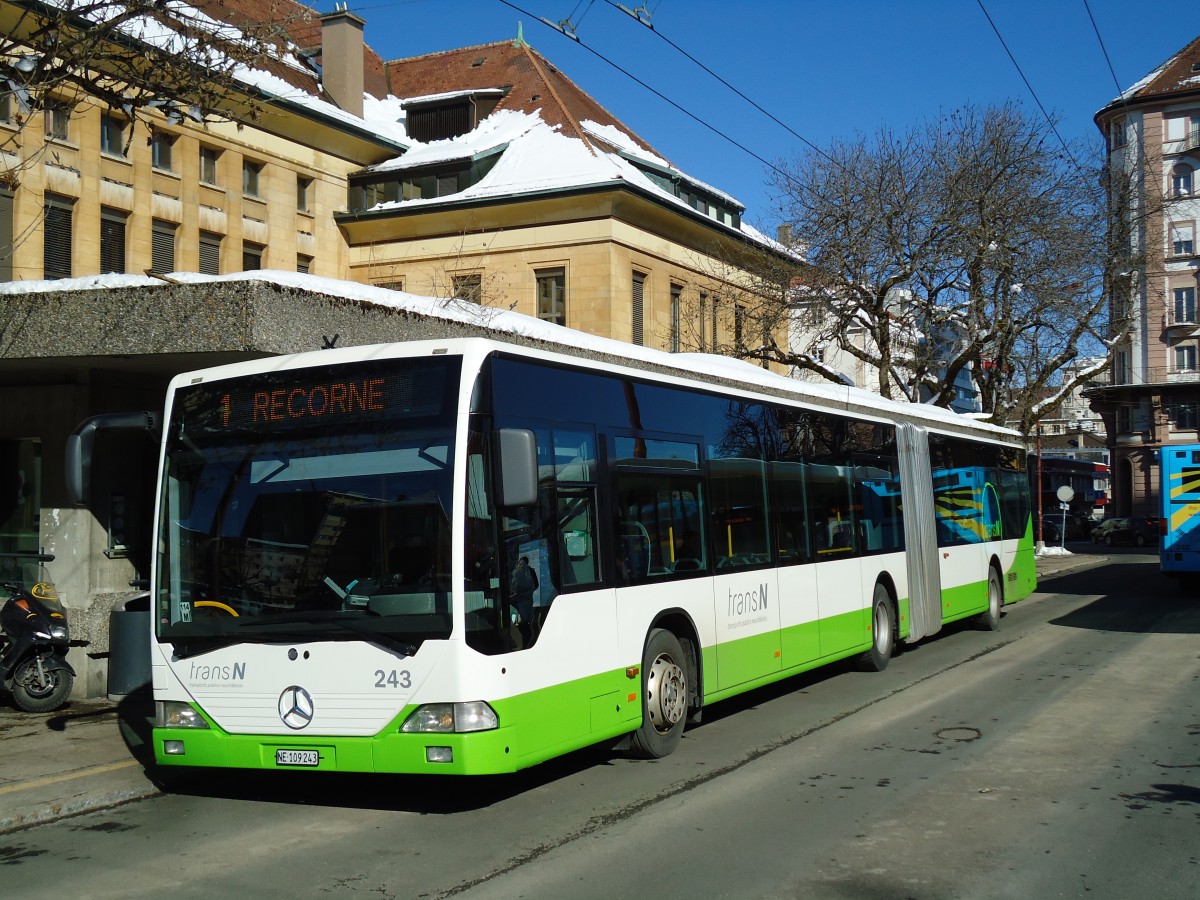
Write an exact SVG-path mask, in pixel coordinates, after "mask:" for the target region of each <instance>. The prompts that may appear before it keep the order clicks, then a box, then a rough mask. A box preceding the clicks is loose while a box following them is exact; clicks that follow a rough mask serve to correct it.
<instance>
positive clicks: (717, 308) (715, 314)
mask: <svg viewBox="0 0 1200 900" xmlns="http://www.w3.org/2000/svg"><path fill="white" fill-rule="evenodd" d="M720 323H721V303H720V298H719V297H713V298H712V323H711V324H712V335H711V338H712V349H713V352H714V353H716V352H717V337H718V335H717V327H718V326H719V325H720Z"/></svg>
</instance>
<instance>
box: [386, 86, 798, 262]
mask: <svg viewBox="0 0 1200 900" xmlns="http://www.w3.org/2000/svg"><path fill="white" fill-rule="evenodd" d="M397 102H399V103H404V102H406V101H397ZM585 130H587V131H588V132H589V133H594V134H595V136H597V137H598V138H599V139H600V140H602V141H603V142H604V143H605V144H608V145H609V146H612V147H615V148H619V149H618V150H614V151H613V152H609V151H607V150H605V149H604V148H602V147H601V148H593V147H591V146H590V145H589V144H587V143H585V142H584V141H582V140H580V139H578V138H575V137H569V136H567V135H564V134H562V132H561V129H560V128H559V126H557V125H554V126H551V125H548V124H546V123H545V122H544V121H542V118H541V115H540V111H539V110H534V111H533V112H532V113H526V112H522V111H520V110H515V109H501V110H497V111H496V112H494V113H492V114H491V115H490V116H488V117H487V118H485V119H484V120H483V121H482V122H480V123H479V126H478V127H476V128H475V129H474V130H473V131H469V132H467V133H466V134H463V135H459V136H458V137H454V138H449V139H446V140H441V141H431V142H429V143H426V144H422V143H419V142H412V143H411V144H410V149H409V150H408V152H407V153H405V154H404V155H403V156H399V157H397V158H395V159H391V160H388V161H387V162H382V163H379V164H377V165H375V166H372V167H371V168H370V169H369V170H368V171H370V172H375V173H378V172H404V171H410V170H415V169H421V168H424V167H426V166H430V165H434V164H437V163H446V162H453V161H456V160H466V159H475V158H478V157H480V156H482V155H485V154H487V153H489V152H494V151H498V150H501V149H502V150H503V154H502V155H501V157H500V160H499V161H498V162H497V163H496V165H495V167H494V168H493V169H492V170H491V171H490V172H489V173H488V174H487V175H485V176H484V177H483V178H482V179H480V180H479V181H478V182H476V183H475V184H473V185H470V186H469V187H467V188H465V189H463V190H461V191H458V192H457V193H454V194H449V195H447V196H442V197H420V198H413V199H409V200H396V201H390V202H385V203H380V204H378V205H376V206H375V207H373V209H374V210H376V211H385V210H396V209H413V208H416V207H419V206H442V205H446V204H448V203H454V202H460V201H463V200H477V199H485V198H492V197H506V196H514V195H521V194H534V193H541V192H544V191H550V190H565V189H571V188H582V187H590V186H593V185H597V184H604V183H608V182H613V181H624V182H626V183H627V184H629V185H631V186H635V187H637V188H638V189H639V190H641V191H643V192H646V193H650V194H654V195H655V196H657V197H660V198H662V199H665V200H667V201H668V202H670V203H671V204H673V205H675V206H677V207H680V208H681V209H685V210H688V211H689V212H690V213H692V214H696V215H702V213H697V212H696V211H695V210H693V209H692V207H691V206H690V205H689V204H688V203H687V201H686V200H684V199H682V198H680V197H676V196H675V195H674V194H672V193H670V192H669V191H666V190H664V189H663V188H662V187H660V186H659V185H658V184H656V183H655V182H654V181H653V180H651V179H650V178H648V177H647V176H646V174H645V173H644V172H643V171H642V170H641V169H639V168H638V167H637V165H635V164H634V162H633V161H631V158H633V157H636V158H637V159H639V160H642V161H645V162H647V163H650V164H653V165H654V166H656V167H659V168H662V169H664V170H666V171H669V172H671V173H674V174H678V175H679V177H680V179H681V180H683V181H685V182H687V183H688V184H692V185H695V186H697V187H699V188H701V189H702V190H704V191H707V192H709V193H711V194H712V195H713V196H715V197H718V198H722V199H725V200H727V201H728V202H729V203H730V204H732V205H734V206H736V207H737V208H738V209H741V208H742V205H741V204H740V203H738V201H737V200H735V199H734V198H733V197H730V196H729V195H728V194H726V193H724V192H723V191H720V190H718V189H717V188H714V187H711V186H709V185H706V184H704V183H703V182H701V181H697V180H696V179H694V178H691V177H690V176H687V175H685V174H683V173H682V172H679V170H677V169H675V168H673V167H671V166H670V165H669V164H668V163H667V162H666V161H665V160H663V159H661V158H660V157H657V156H655V155H654V154H652V153H649V152H647V151H645V150H642V149H641V148H640V147H638V146H637V144H636V143H634V141H633V140H632V138H630V137H629V136H628V135H624V133H623V132H621V131H620V129H617V128H615V127H613V126H603V125H598V124H596V123H594V122H588V123H586V124H585ZM713 221H714V224H716V225H718V226H720V225H721V223H719V222H717V221H716V220H713ZM724 227H726V228H731V229H732V228H733V226H729V225H725V226H724ZM737 230H739V231H740V233H741V234H742V235H744V236H745V237H746V238H748V239H749V240H752V241H754V242H755V243H757V244H760V245H762V246H765V247H770V248H771V249H774V250H781V249H783V248H781V245H779V244H778V243H777V242H776V241H774V240H772V239H770V238H768V237H767V236H766V235H764V234H762V233H761V232H760V231H758V230H757V229H755V228H753V227H751V226H749V225H746V224H745V223H742V224H741V227H740V229H737Z"/></svg>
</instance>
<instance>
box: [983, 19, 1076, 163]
mask: <svg viewBox="0 0 1200 900" xmlns="http://www.w3.org/2000/svg"><path fill="white" fill-rule="evenodd" d="M975 2H976V3H978V4H979V9H980V10H981V11H982V12H983V16H984V18H985V19H987V21H988V24H989V25H990V26H991V27H992V31H993V32H994V33H995V35H996V40H998V41H999V42H1000V46H1001V47H1003V48H1004V52H1005V53H1007V54H1008V58H1009V60H1010V61H1011V62H1012V64H1013V68H1015V69H1016V70H1017V74H1018V75H1020V76H1021V80H1022V81H1023V82H1025V88H1026V90H1028V91H1029V95H1030V96H1031V97H1033V101H1034V102H1035V103H1036V104H1037V107H1038V109H1040V110H1041V111H1042V116H1043V117H1044V118H1045V120H1046V124H1048V125H1049V126H1050V130H1051V131H1052V132H1054V136H1055V137H1056V138H1058V142H1059V144H1061V145H1062V148H1063V152H1064V153H1066V154H1067V158H1068V159H1070V160H1071V163H1072V164H1073V165H1074V166H1075V168H1076V169H1080V170H1082V169H1083V167H1082V166H1081V165H1079V161H1078V160H1077V159H1075V154H1074V153H1072V152H1071V148H1070V147H1069V146H1067V142H1066V141H1064V140H1063V136H1062V135H1061V134H1059V132H1058V126H1057V125H1056V124H1055V122H1054V119H1053V118H1052V117H1051V115H1050V113H1049V112H1047V111H1046V107H1045V106H1044V105H1042V100H1041V98H1040V97H1039V96H1038V95H1037V91H1035V90H1034V89H1033V85H1032V84H1030V83H1029V79H1028V78H1026V77H1025V72H1024V71H1023V70H1022V69H1021V64H1020V63H1018V62H1017V58H1016V57H1015V56H1014V55H1013V52H1012V50H1010V49H1009V47H1008V43H1007V42H1006V41H1005V40H1004V35H1002V34H1001V33H1000V29H999V28H998V27H997V26H996V23H995V21H993V19H992V16H991V13H989V12H988V11H987V7H986V6H984V5H983V0H975Z"/></svg>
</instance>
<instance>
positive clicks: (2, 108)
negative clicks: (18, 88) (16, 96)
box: [0, 91, 12, 122]
mask: <svg viewBox="0 0 1200 900" xmlns="http://www.w3.org/2000/svg"><path fill="white" fill-rule="evenodd" d="M11 121H12V94H10V93H8V92H7V91H5V92H4V93H0V122H11Z"/></svg>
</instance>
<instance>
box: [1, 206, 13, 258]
mask: <svg viewBox="0 0 1200 900" xmlns="http://www.w3.org/2000/svg"><path fill="white" fill-rule="evenodd" d="M12 263H13V193H12V191H10V190H9V189H8V188H0V281H12V274H13V265H12Z"/></svg>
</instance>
